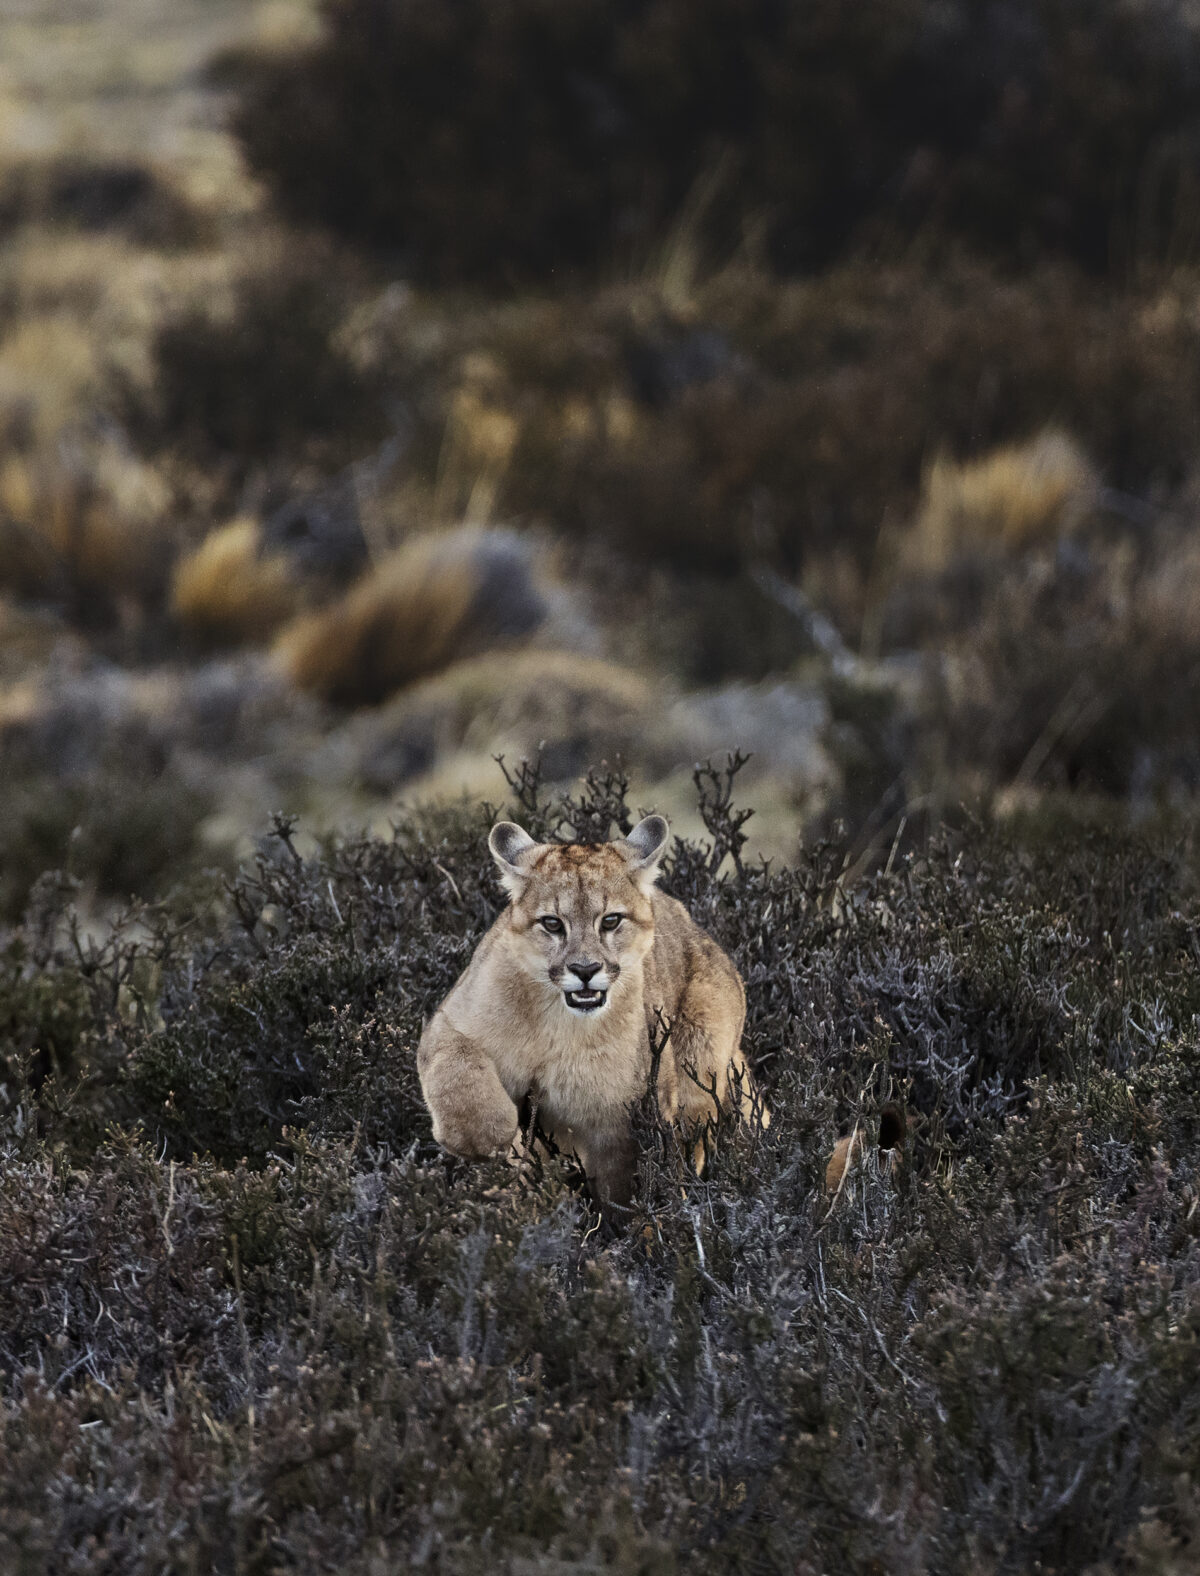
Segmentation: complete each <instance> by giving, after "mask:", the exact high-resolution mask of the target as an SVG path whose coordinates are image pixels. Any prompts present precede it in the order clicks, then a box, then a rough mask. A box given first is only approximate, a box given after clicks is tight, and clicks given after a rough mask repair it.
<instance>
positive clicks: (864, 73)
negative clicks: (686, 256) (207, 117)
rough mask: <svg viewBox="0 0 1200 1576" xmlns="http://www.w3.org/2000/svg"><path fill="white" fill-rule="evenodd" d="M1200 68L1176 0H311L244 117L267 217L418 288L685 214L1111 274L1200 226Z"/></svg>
mask: <svg viewBox="0 0 1200 1576" xmlns="http://www.w3.org/2000/svg"><path fill="white" fill-rule="evenodd" d="M1198 60H1200V36H1198V35H1197V31H1196V27H1195V22H1194V19H1193V18H1192V16H1191V13H1190V12H1189V11H1188V9H1187V8H1186V7H1185V6H1184V5H1182V4H1180V3H1177V0H1165V3H1163V4H1159V5H1155V6H1152V7H1151V6H1137V7H1129V6H1126V5H1123V4H1121V3H1119V0H1105V3H1104V4H1101V5H1095V4H1086V5H1085V4H1084V3H1082V0H1054V3H1053V4H1049V5H1047V4H1035V3H1034V0H1004V3H1003V4H1000V5H995V6H990V7H988V8H986V9H985V10H983V11H980V9H979V8H978V7H977V6H973V5H971V4H969V3H968V0H955V3H953V4H949V5H940V4H934V3H932V0H870V3H869V4H866V5H860V6H856V7H853V8H847V7H845V6H840V5H838V4H836V0H823V3H819V4H813V3H811V0H805V3H803V4H801V3H799V0H789V3H786V4H774V3H768V0H754V3H753V4H732V3H730V0H703V3H696V0H627V3H625V4H622V5H620V6H618V7H617V8H615V9H613V8H611V7H606V6H602V5H599V4H597V3H596V0H572V3H571V4H569V5H547V4H546V3H545V0H510V3H507V4H504V5H501V6H496V5H490V4H484V3H476V4H471V5H467V4H463V5H458V6H455V7H453V8H451V9H447V8H446V7H444V6H440V5H438V4H436V3H433V0H328V3H327V4H326V5H325V7H324V31H323V34H322V36H321V37H320V38H319V39H318V40H317V41H315V42H313V43H311V44H306V45H305V46H304V47H303V48H301V49H300V50H299V51H297V52H294V53H283V54H280V53H278V52H272V53H270V54H267V55H264V56H263V57H262V58H261V59H259V60H258V61H257V62H255V61H254V60H253V59H250V60H247V61H243V63H242V66H241V69H240V70H239V72H238V73H237V77H238V78H239V79H240V81H241V84H242V87H241V100H240V105H239V108H238V110H237V112H236V116H235V126H236V130H237V133H238V135H239V137H240V139H241V143H242V146H243V148H244V150H245V152H246V156H247V158H248V160H249V163H250V165H251V168H252V169H253V170H254V171H255V172H256V173H257V174H259V175H260V176H262V177H264V178H265V180H266V181H267V182H268V184H269V185H270V187H271V188H272V190H273V191H274V193H275V195H276V197H277V199H278V201H279V203H280V205H281V207H282V208H283V209H284V211H285V212H287V213H288V214H290V215H291V216H293V217H295V218H298V219H299V220H300V221H301V222H303V223H304V224H312V223H317V224H321V225H325V226H327V227H329V228H330V229H332V230H334V231H336V232H337V233H339V234H342V235H344V236H347V237H349V238H351V239H353V240H355V241H358V242H365V243H366V244H368V245H370V246H372V247H375V248H377V249H379V250H381V251H384V252H387V253H391V254H395V253H399V254H400V255H401V256H403V257H404V259H405V262H406V266H407V267H408V268H409V269H411V270H413V271H415V272H416V273H418V274H419V275H421V276H423V277H424V278H426V279H428V280H431V281H435V282H443V283H444V282H450V281H460V280H463V279H470V280H478V281H482V282H484V283H487V284H490V285H493V286H501V287H503V286H505V285H506V284H508V283H509V282H510V281H512V280H513V279H517V278H526V279H528V278H530V277H533V278H540V279H548V278H551V279H556V280H561V278H562V277H563V276H564V274H566V275H569V274H570V273H571V272H572V271H582V272H585V273H587V274H589V275H594V274H595V272H596V271H597V269H598V268H599V269H606V268H611V267H612V266H613V265H614V263H617V262H627V260H628V259H629V258H630V257H635V258H636V257H641V258H645V257H646V256H648V255H649V254H650V253H651V252H652V251H653V250H654V249H655V248H656V247H657V246H658V245H660V244H661V243H662V242H663V241H664V240H665V238H666V235H667V232H668V229H669V227H670V226H671V225H672V224H673V223H675V222H676V221H677V219H678V218H679V216H680V215H681V214H683V215H684V216H685V220H684V222H685V223H686V224H687V225H688V226H689V227H690V228H691V229H692V230H694V231H695V232H696V235H695V237H694V244H698V245H699V247H700V248H701V249H702V250H704V249H706V250H708V251H709V252H710V253H712V252H716V253H717V254H718V255H720V256H722V257H723V256H726V255H728V254H729V253H730V252H731V251H732V250H734V249H735V248H736V247H738V246H739V245H740V244H742V243H743V242H745V241H746V240H747V239H748V238H753V242H754V244H756V245H757V246H758V247H759V249H760V250H763V249H765V251H766V252H767V253H768V254H769V255H770V256H771V257H772V258H773V259H774V260H775V261H776V262H777V263H779V264H782V265H784V266H785V267H789V268H795V267H797V266H799V267H811V266H813V265H814V264H815V265H820V264H823V263H825V262H827V261H829V260H830V259H831V258H833V257H836V256H838V255H841V254H843V253H844V252H845V251H846V249H847V248H848V247H852V246H854V245H859V246H862V245H867V244H871V245H875V246H877V245H878V244H880V242H881V240H885V239H886V238H887V237H889V236H891V235H899V236H904V237H907V236H911V235H912V234H913V233H921V232H931V231H932V232H933V233H934V234H946V235H950V236H958V237H965V238H967V239H968V240H969V241H970V242H971V243H972V244H974V245H975V246H976V247H978V248H980V249H982V250H984V251H987V252H989V253H991V254H993V255H997V256H999V257H1001V258H1003V259H1004V260H1005V261H1013V260H1015V261H1019V262H1022V263H1027V262H1029V261H1030V260H1031V258H1034V257H1037V256H1038V255H1041V254H1042V253H1045V252H1058V253H1066V254H1068V255H1071V256H1073V257H1074V258H1076V259H1077V260H1079V261H1082V262H1083V263H1085V264H1086V265H1088V266H1091V267H1098V268H1107V267H1109V266H1115V267H1116V268H1117V269H1118V270H1120V271H1121V272H1122V273H1124V272H1125V271H1126V270H1127V269H1128V268H1129V266H1130V265H1131V264H1133V265H1136V264H1137V263H1138V262H1140V261H1142V260H1145V259H1151V260H1158V259H1162V258H1168V259H1172V258H1173V259H1174V260H1178V258H1179V257H1180V256H1181V255H1186V252H1187V248H1188V246H1189V244H1190V241H1189V238H1190V237H1192V236H1194V229H1195V218H1196V201H1197V189H1198V180H1200V94H1198V91H1197V87H1196V66H1197V62H1198ZM447 84H454V91H453V92H447Z"/></svg>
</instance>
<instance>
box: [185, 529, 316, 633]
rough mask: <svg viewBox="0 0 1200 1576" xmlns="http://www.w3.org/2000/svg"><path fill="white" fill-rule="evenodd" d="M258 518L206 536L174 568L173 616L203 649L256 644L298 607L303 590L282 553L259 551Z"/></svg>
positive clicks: (274, 630)
mask: <svg viewBox="0 0 1200 1576" xmlns="http://www.w3.org/2000/svg"><path fill="white" fill-rule="evenodd" d="M261 549H262V540H261V534H260V528H259V524H258V521H257V520H253V519H250V518H248V517H245V516H243V517H241V518H239V519H236V520H231V521H230V522H229V523H228V524H227V525H223V526H220V527H219V528H218V529H217V530H215V531H212V532H210V533H209V535H208V536H206V537H205V539H204V540H203V542H201V543H200V545H199V547H197V548H195V549H194V550H193V551H192V552H190V553H188V554H187V555H186V556H185V557H184V558H182V559H181V560H180V561H179V563H178V564H177V565H176V566H175V571H174V574H173V576H172V579H171V612H172V613H173V615H174V616H175V618H176V620H177V621H178V623H179V624H180V626H181V627H182V628H183V629H184V630H185V631H186V632H187V634H188V635H189V636H191V637H192V638H193V639H194V640H196V641H198V642H200V643H201V644H203V645H206V646H221V645H256V644H260V643H261V642H263V641H266V640H268V639H269V638H270V637H271V636H272V635H273V634H275V632H276V631H277V630H278V629H279V628H280V626H281V625H282V624H284V623H286V622H287V620H288V619H289V618H292V617H294V616H295V615H296V613H297V612H298V611H299V609H300V603H301V596H302V593H301V589H300V587H299V585H298V584H297V582H296V579H295V576H294V575H293V573H292V566H291V563H290V561H289V559H288V557H287V555H286V554H285V553H263V552H262V550H261Z"/></svg>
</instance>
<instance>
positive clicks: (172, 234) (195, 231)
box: [0, 156, 203, 246]
mask: <svg viewBox="0 0 1200 1576" xmlns="http://www.w3.org/2000/svg"><path fill="white" fill-rule="evenodd" d="M27 224H39V225H54V226H57V227H62V228H70V229H78V230H83V231H91V232H96V231H119V232H122V233H124V234H126V235H128V236H129V238H130V239H131V240H133V241H135V242H140V243H141V244H142V245H144V246H189V245H195V244H196V243H197V242H198V241H200V240H201V239H203V225H202V223H201V219H200V216H199V214H198V213H197V212H196V210H195V209H194V208H193V207H192V206H191V204H190V203H189V202H188V201H187V199H186V198H185V197H184V195H183V193H182V192H180V191H179V190H178V189H177V188H176V187H175V186H174V185H173V184H172V183H171V182H170V181H169V180H168V179H166V178H165V177H164V176H163V175H161V174H159V173H158V172H157V171H155V170H154V169H152V168H150V167H149V166H148V165H145V164H139V163H136V162H133V161H124V160H109V161H104V160H95V159H82V158H77V157H69V156H68V157H59V158H49V159H41V160H37V161H28V162H26V163H22V164H16V165H12V166H10V167H9V168H7V169H5V170H3V171H2V172H0V234H5V233H11V232H12V231H15V230H17V229H18V228H19V227H21V226H22V225H27Z"/></svg>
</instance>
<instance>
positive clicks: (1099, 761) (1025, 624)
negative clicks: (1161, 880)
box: [926, 536, 1200, 807]
mask: <svg viewBox="0 0 1200 1576" xmlns="http://www.w3.org/2000/svg"><path fill="white" fill-rule="evenodd" d="M964 591H965V592H966V593H967V594H964ZM933 599H934V600H935V601H940V602H941V603H943V604H950V605H952V606H954V607H955V614H956V616H955V622H956V623H957V626H958V628H959V630H960V631H961V632H960V633H958V634H957V635H956V636H954V637H952V638H951V640H950V642H949V647H950V649H949V652H948V659H947V661H946V662H945V663H944V664H943V667H942V671H943V674H944V676H945V682H944V685H943V686H942V689H941V693H940V697H939V700H938V703H937V704H936V705H935V708H934V714H933V717H932V719H931V720H932V722H933V724H934V730H935V736H937V734H938V732H939V731H940V737H941V743H942V747H943V748H944V750H945V751H946V754H947V757H948V759H949V760H950V761H952V762H955V763H957V764H958V765H959V766H960V767H967V768H968V769H970V770H972V771H974V773H975V774H976V775H977V780H978V779H982V780H983V781H985V782H987V783H990V784H999V785H1005V784H1012V783H1015V784H1016V785H1017V786H1018V787H1019V788H1027V787H1029V786H1030V785H1032V784H1034V783H1037V784H1038V785H1040V786H1042V787H1052V788H1066V787H1071V788H1081V789H1088V790H1091V791H1093V792H1095V791H1100V792H1103V793H1108V794H1114V795H1117V796H1120V797H1125V798H1128V799H1129V800H1130V801H1131V802H1133V803H1136V804H1139V805H1141V806H1143V807H1149V806H1150V805H1151V804H1153V803H1154V802H1155V801H1156V800H1158V799H1161V798H1164V797H1168V796H1170V795H1173V794H1179V793H1183V794H1188V795H1190V794H1192V793H1194V792H1195V791H1196V788H1197V785H1198V784H1200V732H1198V730H1197V726H1196V715H1195V707H1194V704H1193V700H1194V696H1195V694H1196V686H1197V684H1200V644H1198V641H1197V633H1196V631H1197V627H1198V626H1197V623H1196V614H1197V608H1198V607H1200V564H1198V562H1197V555H1196V553H1195V550H1194V549H1193V548H1192V547H1191V546H1190V545H1188V544H1187V543H1185V542H1179V541H1175V540H1173V539H1172V538H1171V537H1170V536H1168V539H1167V541H1166V542H1165V543H1160V544H1159V545H1158V546H1157V548H1156V549H1151V550H1150V551H1149V552H1148V553H1147V556H1146V559H1145V560H1144V561H1143V562H1142V563H1140V564H1139V563H1138V562H1137V561H1136V560H1135V559H1133V557H1132V555H1131V554H1129V553H1128V552H1125V551H1122V550H1120V549H1119V548H1118V549H1113V548H1112V547H1109V548H1107V549H1105V548H1103V547H1101V546H1093V548H1092V550H1091V551H1090V553H1089V552H1083V553H1080V554H1067V555H1063V556H1062V557H1061V558H1060V559H1058V560H1057V561H1053V560H1050V561H1048V560H1047V559H1046V558H1045V557H1043V556H1038V557H1035V558H1033V559H1030V560H1026V561H1025V562H1023V563H1020V564H1016V565H1013V566H1011V567H1010V568H1009V569H1008V570H1007V572H1004V573H1002V574H1000V575H998V576H995V577H993V578H992V579H991V582H990V584H989V583H987V582H980V581H978V580H976V581H975V582H974V583H973V584H972V585H970V586H969V587H965V586H964V583H963V581H962V579H959V580H958V581H954V580H953V579H952V581H951V586H950V589H949V591H947V589H946V588H944V587H943V589H942V590H941V592H940V593H939V592H936V591H935V593H934V598H933ZM936 630H937V624H936V621H935V620H934V619H932V618H931V619H929V620H928V621H927V624H926V631H927V635H928V636H929V637H933V636H934V635H935V634H936Z"/></svg>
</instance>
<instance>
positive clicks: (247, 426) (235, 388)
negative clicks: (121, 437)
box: [127, 237, 382, 474]
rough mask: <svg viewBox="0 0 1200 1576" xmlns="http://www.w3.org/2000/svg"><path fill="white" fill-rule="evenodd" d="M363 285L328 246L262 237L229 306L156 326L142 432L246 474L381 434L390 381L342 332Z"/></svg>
mask: <svg viewBox="0 0 1200 1576" xmlns="http://www.w3.org/2000/svg"><path fill="white" fill-rule="evenodd" d="M354 292H355V281H354V274H353V270H352V269H348V268H347V265H346V264H345V262H344V260H342V259H341V258H340V257H339V256H338V254H336V253H334V252H332V251H331V250H330V249H329V248H328V247H326V246H324V245H322V244H320V243H317V242H314V241H309V240H305V239H304V238H296V237H279V238H276V239H275V240H273V241H269V242H266V243H264V244H262V245H261V246H260V247H259V248H258V249H257V251H256V253H255V255H253V256H251V257H250V258H249V259H248V260H247V261H245V262H244V263H242V264H241V265H240V267H239V269H238V271H237V273H236V276H235V278H234V279H233V282H232V287H231V300H230V301H229V303H228V304H227V306H225V307H224V309H222V307H221V306H220V305H219V304H218V306H217V307H216V308H211V307H208V306H205V307H199V306H189V307H185V308H184V309H182V310H181V311H179V312H177V313H176V314H175V315H172V316H168V317H167V318H166V319H165V321H163V322H162V323H160V324H159V326H158V327H157V328H156V329H155V331H154V334H153V336H152V342H151V347H150V356H151V365H152V386H151V387H150V389H149V390H148V391H144V392H143V391H140V390H133V389H131V390H130V391H129V394H128V396H127V402H128V404H129V408H130V410H129V413H130V416H131V420H132V421H133V423H134V425H135V428H136V430H137V431H138V432H139V433H140V435H141V436H142V437H143V438H144V439H145V440H146V441H147V442H149V443H150V444H152V445H154V446H157V447H170V448H177V449H179V450H180V451H182V452H183V453H184V454H186V455H188V456H189V457H191V458H193V459H196V460H199V461H205V462H209V463H211V462H212V461H213V460H214V459H216V458H223V459H224V460H225V461H226V463H232V464H233V465H234V467H235V468H236V469H237V470H238V472H239V474H241V473H242V472H244V469H245V467H247V466H248V465H250V464H251V463H253V462H255V461H260V462H261V461H263V460H268V459H272V458H278V457H279V456H280V455H281V454H284V453H286V454H287V455H288V456H289V457H290V458H292V459H293V460H299V459H303V458H310V459H329V458H330V457H334V458H338V457H341V454H342V453H343V452H344V446H345V444H346V443H347V442H349V443H350V444H352V445H359V444H365V443H369V442H371V441H372V438H373V437H377V436H378V432H379V430H380V422H381V416H382V413H381V410H380V388H379V384H378V382H377V380H376V379H374V378H373V376H372V375H371V374H370V373H368V372H367V371H365V370H363V369H361V368H360V367H359V366H358V365H357V364H356V363H355V362H354V360H353V359H352V357H351V356H350V354H349V352H348V351H347V350H345V349H343V348H342V347H341V345H340V343H339V340H338V333H339V330H340V329H341V327H342V325H343V322H344V319H345V317H346V314H347V312H348V310H349V308H350V304H351V302H352V300H353V296H354ZM339 444H341V445H342V448H341V449H339Z"/></svg>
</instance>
